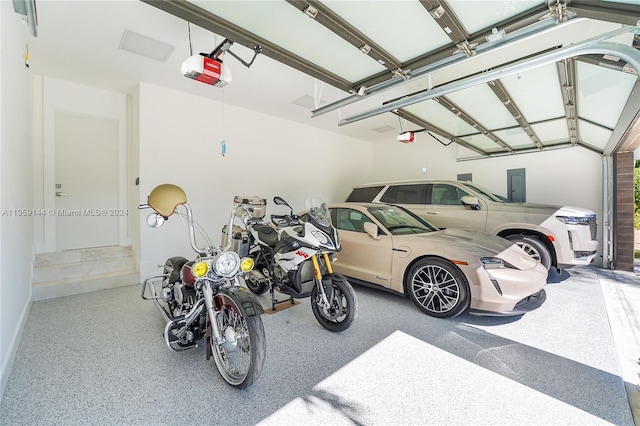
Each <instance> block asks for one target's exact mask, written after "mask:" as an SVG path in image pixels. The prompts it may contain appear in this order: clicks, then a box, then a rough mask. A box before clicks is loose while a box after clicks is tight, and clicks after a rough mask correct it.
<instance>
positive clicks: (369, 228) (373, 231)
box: [364, 222, 380, 240]
mask: <svg viewBox="0 0 640 426" xmlns="http://www.w3.org/2000/svg"><path fill="white" fill-rule="evenodd" d="M364 230H365V232H366V233H367V234H369V236H370V237H371V238H373V239H374V240H379V239H380V235H378V225H376V224H375V223H373V222H365V224H364Z"/></svg>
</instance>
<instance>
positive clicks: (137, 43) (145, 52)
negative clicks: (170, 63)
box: [120, 28, 176, 62]
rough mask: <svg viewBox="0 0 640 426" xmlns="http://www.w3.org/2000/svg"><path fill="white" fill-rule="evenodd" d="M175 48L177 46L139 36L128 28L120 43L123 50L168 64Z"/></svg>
mask: <svg viewBox="0 0 640 426" xmlns="http://www.w3.org/2000/svg"><path fill="white" fill-rule="evenodd" d="M175 48H176V47H175V46H172V45H170V44H167V43H164V42H162V41H160V40H156V39H153V38H151V37H147V36H145V35H142V34H138V33H136V32H133V31H130V30H128V29H126V28H125V30H124V34H123V35H122V40H121V41H120V49H121V50H126V51H128V52H131V53H135V54H136V55H141V56H145V57H147V58H151V59H155V60H156V61H160V62H166V61H167V59H168V58H169V56H170V55H171V53H172V52H173V50H174V49H175Z"/></svg>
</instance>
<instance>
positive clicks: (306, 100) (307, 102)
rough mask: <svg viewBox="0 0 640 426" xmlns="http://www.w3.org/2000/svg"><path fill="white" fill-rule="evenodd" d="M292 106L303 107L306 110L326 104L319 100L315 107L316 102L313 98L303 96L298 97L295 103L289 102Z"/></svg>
mask: <svg viewBox="0 0 640 426" xmlns="http://www.w3.org/2000/svg"><path fill="white" fill-rule="evenodd" d="M291 103H292V104H295V105H298V106H301V107H304V108H306V109H316V108H318V107H319V106H320V105H324V104H326V103H327V102H326V101H324V100H322V99H320V101H319V102H318V105H316V102H315V100H314V98H313V96H311V95H304V96H301V97H299V98H298V99H296V100H295V101H291Z"/></svg>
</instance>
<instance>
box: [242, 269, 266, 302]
mask: <svg viewBox="0 0 640 426" xmlns="http://www.w3.org/2000/svg"><path fill="white" fill-rule="evenodd" d="M255 268H256V270H258V271H261V272H262V275H264V276H265V277H268V276H269V269H268V268H267V267H266V266H265V265H257V264H256V266H255ZM245 283H246V284H247V288H248V289H249V290H250V291H251V293H253V294H257V295H260V294H264V293H265V292H266V291H267V290H269V284H266V283H264V282H262V283H261V282H258V281H257V280H254V279H252V275H251V273H250V274H249V275H248V276H247V278H246V280H245Z"/></svg>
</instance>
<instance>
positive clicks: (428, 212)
mask: <svg viewBox="0 0 640 426" xmlns="http://www.w3.org/2000/svg"><path fill="white" fill-rule="evenodd" d="M425 213H426V214H440V212H425Z"/></svg>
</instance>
